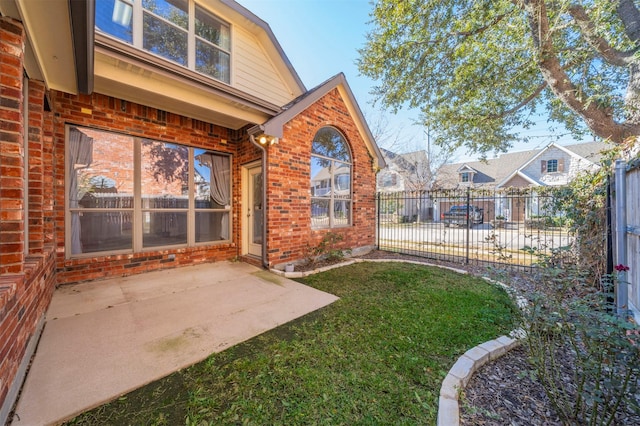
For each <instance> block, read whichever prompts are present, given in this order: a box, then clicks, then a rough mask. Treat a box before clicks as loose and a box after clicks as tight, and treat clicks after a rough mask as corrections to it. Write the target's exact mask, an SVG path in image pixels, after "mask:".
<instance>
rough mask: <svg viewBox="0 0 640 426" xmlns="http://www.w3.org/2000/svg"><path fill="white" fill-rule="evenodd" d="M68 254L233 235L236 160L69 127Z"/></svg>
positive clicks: (225, 238) (191, 242)
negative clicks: (234, 165)
mask: <svg viewBox="0 0 640 426" xmlns="http://www.w3.org/2000/svg"><path fill="white" fill-rule="evenodd" d="M66 151H67V155H66V158H67V169H66V185H67V194H68V195H67V213H66V229H67V235H66V247H67V254H68V255H69V256H81V255H84V254H96V253H101V254H109V253H121V252H138V251H144V250H150V249H153V248H157V247H174V246H192V245H196V244H199V243H213V242H216V241H228V240H230V235H231V233H230V230H231V223H230V212H231V206H230V204H231V157H230V156H228V155H225V154H219V153H214V152H209V151H206V150H203V149H196V148H190V147H186V146H183V145H179V144H173V143H166V142H160V141H154V140H149V139H144V138H136V137H132V136H128V135H122V134H118V133H113V132H107V131H102V130H96V129H90V128H84V127H73V126H70V127H68V128H67V146H66Z"/></svg>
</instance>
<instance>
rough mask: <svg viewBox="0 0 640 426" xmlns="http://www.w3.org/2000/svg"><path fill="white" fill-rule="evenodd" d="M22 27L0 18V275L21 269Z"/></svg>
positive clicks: (22, 247)
mask: <svg viewBox="0 0 640 426" xmlns="http://www.w3.org/2000/svg"><path fill="white" fill-rule="evenodd" d="M23 55H24V29H23V27H22V24H20V23H19V22H16V21H14V20H13V19H10V18H7V17H1V18H0V275H1V274H7V273H9V274H16V273H22V272H23V271H24V226H25V224H24V141H23V133H22V132H23V121H24V117H23V113H22V102H23V99H22V78H23V77H22V73H23V60H24V56H23Z"/></svg>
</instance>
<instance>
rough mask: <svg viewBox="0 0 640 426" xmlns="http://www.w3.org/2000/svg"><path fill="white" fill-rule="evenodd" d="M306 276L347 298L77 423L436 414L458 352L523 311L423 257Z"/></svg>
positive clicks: (374, 419)
mask: <svg viewBox="0 0 640 426" xmlns="http://www.w3.org/2000/svg"><path fill="white" fill-rule="evenodd" d="M301 281H302V282H304V283H305V284H307V285H310V286H312V287H315V288H318V289H320V290H324V291H327V292H329V293H333V294H335V295H337V296H339V297H340V300H338V301H337V302H335V303H333V304H332V305H330V306H328V307H326V308H324V309H322V310H319V311H317V312H314V313H312V314H310V315H307V316H305V317H303V318H300V319H298V320H296V321H293V322H291V323H288V324H285V325H283V326H281V327H278V328H276V329H274V330H271V331H269V332H267V333H264V334H262V335H260V336H258V337H256V338H254V339H251V340H249V341H247V342H245V343H242V344H240V345H237V346H234V347H232V348H230V349H227V350H225V351H224V352H221V353H218V354H214V355H212V356H211V357H209V358H208V359H207V360H205V361H203V362H201V363H199V364H196V365H194V366H192V367H190V368H188V369H185V370H183V371H179V372H177V373H174V374H172V375H170V376H168V377H166V378H164V379H162V380H159V381H157V382H154V383H152V384H150V385H147V386H145V387H143V388H141V389H139V390H136V391H134V392H132V393H130V394H128V395H126V396H123V397H121V398H120V399H118V400H116V401H113V402H112V403H110V404H107V405H104V406H101V407H98V408H96V409H94V410H92V411H89V412H87V413H84V414H83V415H81V416H79V417H77V418H76V419H74V420H73V421H71V422H70V423H69V424H73V425H86V424H91V425H94V424H101V425H108V424H113V425H126V424H130V425H138V424H145V425H178V424H186V425H209V424H215V425H220V424H251V425H263V424H272V425H278V424H279V425H296V424H327V425H337V424H348V425H352V424H364V425H374V424H435V419H436V414H437V407H438V406H437V404H438V393H439V390H440V385H441V383H442V380H443V379H444V377H445V375H446V373H447V371H448V370H449V368H450V367H451V366H452V365H453V363H454V362H455V360H456V359H457V357H458V356H460V355H461V354H462V353H464V352H465V351H466V350H468V349H469V348H471V347H473V346H475V345H477V344H479V343H481V342H484V341H487V340H490V339H493V338H495V337H497V336H499V335H501V334H504V333H506V332H508V331H509V330H511V329H512V328H513V326H514V321H515V316H516V314H515V312H516V311H515V308H514V307H513V305H512V303H511V301H510V300H509V298H508V296H507V295H506V294H505V293H504V291H502V290H500V289H498V288H496V287H493V286H491V285H489V284H487V283H486V282H484V281H483V280H480V279H477V278H473V277H469V276H463V275H460V274H457V273H454V272H451V271H447V270H443V269H438V268H432V267H426V266H421V265H414V264H401V263H360V264H354V265H351V266H347V267H343V268H339V269H334V270H331V271H328V272H325V273H322V274H318V275H314V276H311V277H308V278H305V279H304V280H301Z"/></svg>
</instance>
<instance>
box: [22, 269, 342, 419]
mask: <svg viewBox="0 0 640 426" xmlns="http://www.w3.org/2000/svg"><path fill="white" fill-rule="evenodd" d="M336 299H337V298H336V297H335V296H333V295H330V294H327V293H324V292H321V291H318V290H315V289H312V288H310V287H307V286H304V285H301V284H299V283H296V282H293V281H291V280H288V279H286V278H284V277H279V276H276V275H274V274H272V273H270V272H267V271H262V270H260V269H258V268H256V267H254V266H251V265H248V264H245V263H230V262H219V263H213V264H205V265H199V266H190V267H184V268H179V269H172V270H168V271H159V272H150V273H147V274H143V275H137V276H132V277H126V278H116V279H109V280H103V281H95V282H91V283H84V284H77V285H72V286H63V287H61V288H60V289H58V290H56V292H55V294H54V296H53V301H52V303H51V306H50V308H49V310H48V312H47V318H46V325H45V328H44V332H43V334H42V338H41V340H40V344H39V346H38V349H37V352H36V356H35V358H34V361H33V364H32V366H31V370H30V371H29V374H28V376H27V380H26V382H25V385H24V388H23V393H22V395H21V397H20V399H19V401H18V406H17V409H16V415H15V416H14V419H13V423H12V425H14V426H15V425H17V426H23V425H29V426H32V425H48V424H56V423H58V422H60V421H62V420H67V419H70V418H72V417H73V416H75V415H77V414H78V413H80V412H82V411H85V410H87V409H90V408H93V407H96V406H98V405H100V404H102V403H104V402H107V401H109V400H112V399H114V398H116V397H118V396H120V395H122V394H123V393H126V392H128V391H130V390H133V389H135V388H138V387H140V386H142V385H144V384H147V383H149V382H152V381H154V380H156V379H158V378H161V377H163V376H166V375H168V374H170V373H171V372H173V371H176V370H179V369H181V368H183V367H186V366H188V365H191V364H194V363H196V362H198V361H201V360H203V359H204V358H206V357H207V356H208V355H209V354H212V353H214V352H220V351H222V350H224V349H226V348H228V347H230V346H232V345H235V344H237V343H239V342H242V341H244V340H247V339H250V338H251V337H254V336H256V335H258V334H261V333H263V332H265V331H267V330H269V329H271V328H274V327H276V326H278V325H281V324H284V323H286V322H288V321H291V320H293V319H295V318H297V317H300V316H302V315H305V314H307V313H309V312H311V311H314V310H316V309H319V308H321V307H323V306H326V305H328V304H330V303H332V302H334V301H335V300H336Z"/></svg>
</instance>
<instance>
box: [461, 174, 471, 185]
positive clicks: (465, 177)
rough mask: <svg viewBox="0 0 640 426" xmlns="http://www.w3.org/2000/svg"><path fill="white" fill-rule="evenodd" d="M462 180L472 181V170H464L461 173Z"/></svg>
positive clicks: (463, 181)
mask: <svg viewBox="0 0 640 426" xmlns="http://www.w3.org/2000/svg"><path fill="white" fill-rule="evenodd" d="M460 182H462V183H468V182H471V173H470V172H462V173H460Z"/></svg>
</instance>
